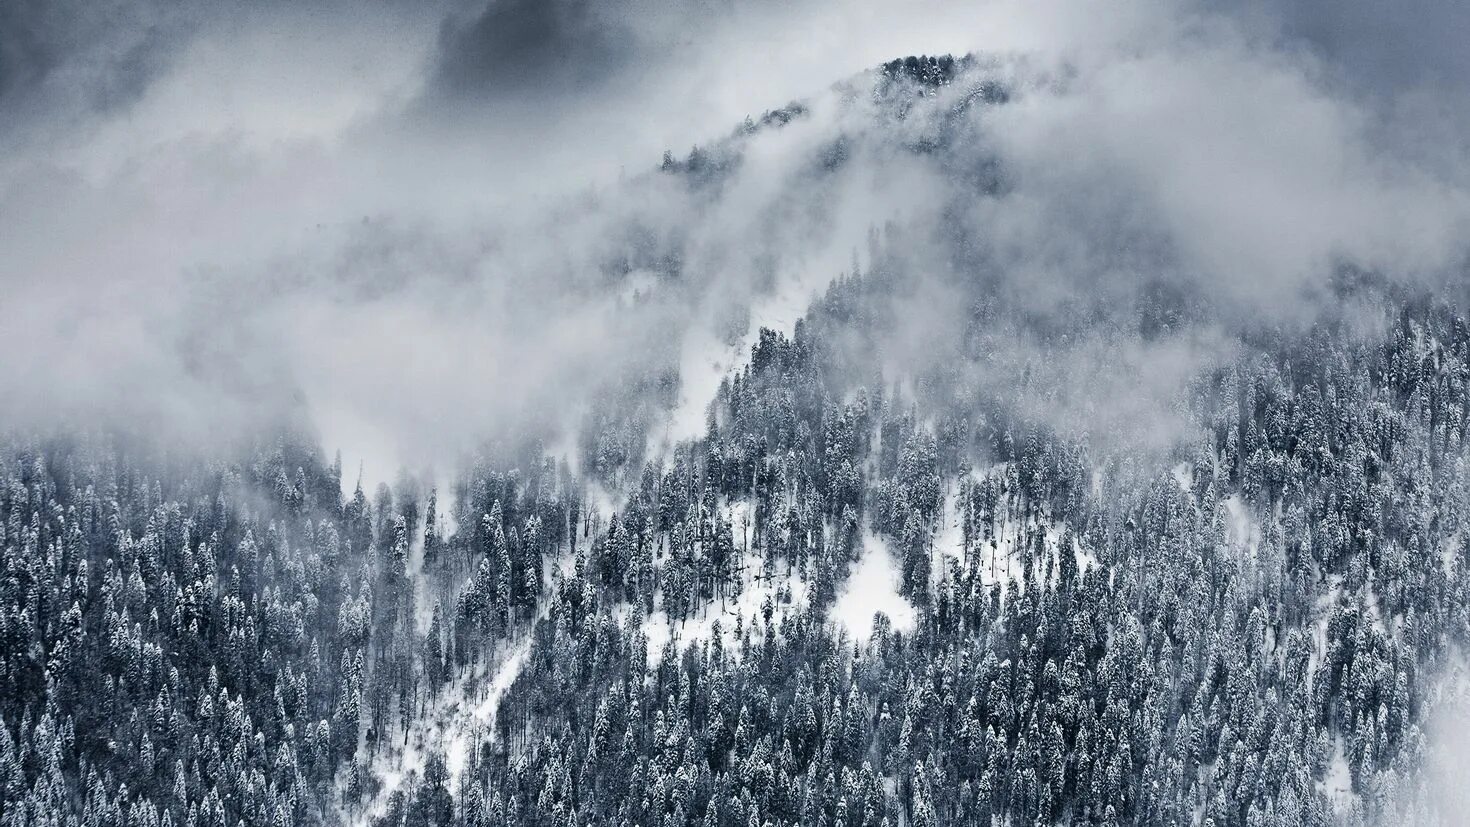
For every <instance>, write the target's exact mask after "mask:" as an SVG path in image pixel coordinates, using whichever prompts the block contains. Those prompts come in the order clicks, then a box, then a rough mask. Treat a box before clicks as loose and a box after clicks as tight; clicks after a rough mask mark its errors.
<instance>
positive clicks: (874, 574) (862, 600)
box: [829, 530, 915, 641]
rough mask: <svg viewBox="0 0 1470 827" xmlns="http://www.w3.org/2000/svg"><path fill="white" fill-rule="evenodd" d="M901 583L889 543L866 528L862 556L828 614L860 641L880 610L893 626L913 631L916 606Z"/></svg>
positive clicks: (871, 627) (863, 639) (870, 631)
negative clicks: (905, 595) (900, 587)
mask: <svg viewBox="0 0 1470 827" xmlns="http://www.w3.org/2000/svg"><path fill="white" fill-rule="evenodd" d="M899 584H900V578H899V571H898V565H897V563H896V562H895V561H894V559H893V554H892V553H891V552H889V550H888V544H887V543H885V542H884V541H883V538H882V537H879V536H878V535H877V534H874V533H873V532H872V531H870V530H867V531H864V532H863V553H862V556H861V557H859V558H858V562H857V565H856V566H855V567H854V568H853V570H852V572H851V574H849V575H848V577H847V581H846V582H845V583H843V585H842V589H841V590H840V591H839V592H838V594H837V601H836V603H834V604H833V606H832V611H831V613H830V615H829V616H830V617H831V618H832V619H834V620H836V621H837V622H838V623H839V624H841V625H842V627H843V628H844V629H846V630H847V633H848V634H849V635H851V636H852V637H853V639H855V640H860V641H865V640H867V639H868V638H869V636H871V635H872V632H873V616H874V615H876V614H878V613H879V612H881V613H883V614H884V615H887V616H888V620H889V622H890V623H891V624H892V625H893V628H894V629H896V630H898V631H903V632H908V631H912V630H913V628H914V621H915V612H914V607H913V604H911V603H909V602H908V600H906V599H905V598H904V597H903V596H902V595H900V594H899V593H898V587H899Z"/></svg>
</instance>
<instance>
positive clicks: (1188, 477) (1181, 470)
mask: <svg viewBox="0 0 1470 827" xmlns="http://www.w3.org/2000/svg"><path fill="white" fill-rule="evenodd" d="M1193 471H1194V469H1193V468H1192V467H1191V466H1190V464H1189V463H1187V462H1181V463H1179V464H1178V465H1176V466H1174V468H1173V470H1172V473H1173V475H1174V482H1175V484H1177V485H1178V486H1179V490H1180V491H1183V492H1184V493H1186V494H1188V493H1189V491H1190V487H1191V483H1193V477H1194V473H1193Z"/></svg>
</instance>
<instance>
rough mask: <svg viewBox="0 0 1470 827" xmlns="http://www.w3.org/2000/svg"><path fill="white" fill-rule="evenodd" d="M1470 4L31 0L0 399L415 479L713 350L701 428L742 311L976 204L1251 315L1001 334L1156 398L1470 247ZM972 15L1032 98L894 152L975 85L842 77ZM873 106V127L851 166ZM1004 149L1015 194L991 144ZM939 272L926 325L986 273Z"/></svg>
mask: <svg viewBox="0 0 1470 827" xmlns="http://www.w3.org/2000/svg"><path fill="white" fill-rule="evenodd" d="M1467 20H1470V12H1466V11H1464V10H1463V9H1462V8H1461V7H1459V6H1457V5H1455V4H1452V3H1448V2H1441V3H1428V2H1413V3H1409V4H1407V5H1405V4H1393V5H1390V4H1387V3H1379V2H1360V3H1349V4H1335V3H1318V2H1306V1H1305V0H1304V1H1303V2H1296V3H1287V4H1285V5H1282V4H1265V3H1249V2H1245V3H1238V4H1228V5H1227V6H1226V7H1223V8H1216V7H1214V6H1210V7H1207V6H1205V5H1204V4H1193V3H1177V4H1176V3H1163V2H1151V1H1150V0H1122V2H1115V3H1106V4H1099V3H1078V2H1057V1H1056V0H1043V2H1030V3H1028V2H1009V1H1008V0H999V1H998V2H980V3H972V2H940V0H921V1H920V2H914V3H903V4H894V3H881V2H868V0H859V2H842V3H839V2H836V0H799V1H798V2H794V3H784V2H782V3H778V2H774V0H771V1H770V2H767V0H750V2H726V1H725V0H690V1H689V2H682V3H668V2H653V0H549V1H547V0H500V2H492V3H489V4H455V3H447V2H428V3H422V2H414V3H409V2H402V3H400V2H388V1H387V0H380V2H373V3H365V4H364V3H352V4H347V3H341V4H331V3H328V4H325V5H323V4H316V7H315V8H313V9H311V10H305V9H302V8H299V7H298V4H289V3H274V2H265V3H258V4H252V5H249V6H241V5H239V4H226V3H202V4H177V3H170V2H132V3H123V2H111V1H110V0H102V2H81V1H80V0H78V1H77V2H30V0H19V1H17V0H10V2H7V3H4V4H0V148H3V151H0V251H3V252H0V296H3V297H4V298H3V303H0V421H3V422H4V423H6V424H7V425H9V426H14V427H18V428H22V429H32V428H44V427H50V426H54V425H57V424H58V423H69V422H76V421H89V422H94V423H95V422H101V423H105V424H108V425H110V426H115V427H122V428H125V429H127V428H138V429H142V430H148V431H153V432H159V431H165V432H167V433H169V434H171V435H175V436H176V437H177V438H178V439H179V440H180V443H181V444H185V445H197V446H200V447H203V446H206V445H209V444H213V443H218V442H219V441H221V440H222V439H224V438H226V436H227V435H238V434H243V433H247V432H251V431H254V430H256V429H258V428H261V427H266V426H270V425H274V424H278V423H280V422H282V421H293V422H300V423H305V424H306V425H307V426H308V427H310V428H312V429H314V430H316V431H317V432H318V433H319V434H320V435H321V438H322V440H323V443H324V445H325V447H326V448H327V449H328V450H329V451H330V450H332V449H336V448H340V449H342V450H343V451H344V454H345V456H346V459H347V464H348V466H349V472H350V469H351V468H352V467H353V466H355V465H356V464H357V463H358V462H359V461H361V462H363V463H365V464H366V465H367V467H368V468H367V470H368V474H369V478H370V479H374V478H377V479H381V478H387V477H389V476H391V474H392V473H393V470H394V469H395V468H396V466H397V465H398V464H400V463H405V464H409V465H413V466H416V467H425V466H430V465H443V464H446V463H452V462H453V461H454V458H455V457H457V456H458V455H459V454H460V453H461V452H463V451H465V450H468V449H470V448H472V447H473V446H474V445H476V444H477V443H478V442H480V441H481V440H484V439H486V438H489V437H492V436H498V435H502V434H505V433H508V432H510V431H513V430H518V429H532V430H535V431H537V432H538V433H539V434H541V435H543V436H545V437H546V438H547V439H548V440H556V439H558V438H560V439H562V440H571V439H574V437H569V436H568V435H567V433H565V432H567V431H571V430H575V428H576V427H577V425H576V423H577V422H578V421H579V418H580V417H581V416H582V415H583V414H584V413H585V411H586V410H587V409H588V408H589V406H591V405H592V403H593V394H594V392H595V390H596V389H597V388H598V387H600V386H601V385H602V384H604V383H606V382H607V381H608V380H609V377H616V376H618V375H619V371H620V370H623V369H624V368H625V367H627V366H635V365H638V364H643V363H645V362H646V360H648V359H650V358H658V359H663V360H665V361H668V362H670V363H673V364H677V365H678V366H679V372H680V374H681V386H680V390H679V394H680V396H679V400H678V404H677V405H676V406H675V411H674V413H673V414H672V415H671V418H670V420H671V421H670V423H669V424H668V426H667V428H666V430H665V434H666V435H667V436H668V437H670V438H677V437H678V436H685V435H691V434H692V433H697V431H698V427H699V422H700V420H701V418H702V411H703V404H704V402H705V401H707V397H708V396H709V395H710V394H712V393H713V389H714V385H715V383H716V382H717V381H718V376H719V375H720V372H721V371H722V370H723V369H725V368H727V367H729V366H730V364H731V363H732V361H733V360H734V359H735V358H736V357H738V354H739V352H740V346H741V344H742V342H743V340H742V339H741V337H740V335H739V333H740V331H739V330H732V326H734V327H737V328H738V327H740V325H739V322H741V321H744V322H745V325H744V327H745V328H746V329H748V328H749V327H753V326H755V325H758V324H761V323H771V324H776V325H778V326H779V325H784V326H786V327H787V328H788V329H789V326H790V325H791V324H792V323H794V320H795V316H796V315H797V314H799V312H800V308H801V307H802V306H804V304H805V301H806V298H807V297H808V296H809V295H810V294H811V292H812V291H815V290H819V289H821V288H822V287H823V286H824V285H825V284H826V283H827V281H829V280H830V279H831V278H832V277H834V276H836V275H837V274H838V273H839V272H840V271H841V270H843V269H845V268H847V267H848V266H849V264H850V262H851V261H852V260H853V256H854V251H855V250H861V249H862V248H863V246H864V240H865V238H866V234H867V231H868V229H869V228H870V227H873V226H876V225H880V224H882V223H883V222H885V221H888V220H897V221H899V222H907V223H908V224H909V225H911V226H922V225H924V224H925V223H927V222H931V221H935V220H938V218H939V216H940V214H941V213H940V209H941V207H942V208H943V210H944V211H943V213H942V214H943V216H944V217H945V220H948V221H955V222H959V224H958V226H960V227H963V228H965V231H966V232H967V233H968V234H970V235H971V236H972V237H974V238H980V239H983V245H984V255H985V256H986V261H987V262H988V263H990V264H991V265H993V268H994V270H995V272H998V273H1001V274H1002V277H1001V279H1000V288H999V289H1003V290H1005V291H1008V292H1009V293H1010V294H1012V295H1013V297H1014V298H1016V299H1017V300H1018V301H1020V302H1022V303H1024V304H1027V305H1029V306H1031V307H1033V308H1034V309H1035V310H1036V311H1037V312H1038V313H1040V314H1045V313H1048V312H1052V311H1055V310H1057V309H1059V308H1071V307H1074V306H1076V305H1077V304H1078V303H1083V304H1086V303H1089V302H1109V301H1117V302H1121V303H1126V302H1130V301H1134V300H1136V298H1137V297H1138V296H1139V295H1142V294H1148V293H1150V292H1151V291H1156V290H1158V289H1160V286H1161V285H1174V286H1175V287H1178V288H1180V289H1184V290H1187V291H1189V292H1190V293H1191V294H1195V295H1199V296H1202V297H1204V299H1205V300H1207V301H1208V302H1209V304H1210V306H1211V307H1213V308H1215V311H1216V313H1215V315H1213V316H1212V317H1211V318H1210V319H1209V320H1208V322H1207V323H1204V322H1202V323H1201V324H1200V325H1199V326H1198V327H1196V328H1193V329H1190V330H1186V331H1177V332H1175V334H1174V335H1172V336H1169V337H1164V338H1163V339H1162V340H1160V341H1157V342H1142V341H1134V340H1130V339H1126V338H1125V339H1123V340H1116V341H1114V340H1110V341H1107V342H1103V341H1102V339H1101V338H1093V339H1086V338H1082V339H1077V340H1071V341H1068V342H1059V341H1051V340H1046V339H1039V340H1034V341H1025V340H1021V341H1017V342H1014V346H1015V348H1016V350H1015V352H1014V353H1001V354H1000V355H999V356H998V357H997V360H998V362H1006V363H1008V364H1019V363H1020V362H1022V361H1024V360H1027V359H1033V360H1034V359H1036V358H1037V357H1038V355H1041V354H1043V353H1044V354H1045V355H1046V356H1047V357H1048V358H1047V360H1046V361H1047V363H1048V364H1050V365H1051V366H1052V369H1053V370H1054V371H1055V372H1056V374H1057V381H1062V382H1064V381H1067V380H1069V379H1070V378H1072V377H1077V378H1078V379H1079V380H1080V379H1081V378H1083V377H1086V379H1087V381H1088V382H1089V383H1090V384H1089V385H1087V386H1085V387H1083V386H1079V387H1080V390H1079V392H1078V393H1077V394H1076V395H1075V399H1068V398H1062V399H1047V400H1038V402H1037V404H1038V407H1045V409H1047V410H1049V411H1053V412H1054V413H1055V415H1056V416H1058V417H1059V418H1060V419H1066V420H1072V421H1084V420H1086V421H1092V420H1093V419H1096V418H1097V417H1098V416H1099V411H1098V409H1097V407H1096V406H1097V404H1098V400H1099V399H1109V398H1114V399H1118V400H1121V401H1122V403H1123V405H1122V407H1119V408H1115V409H1109V410H1107V411H1103V412H1102V413H1104V414H1106V415H1107V416H1106V417H1104V419H1105V420H1106V421H1113V422H1118V423H1123V422H1133V423H1140V422H1143V423H1150V422H1151V418H1154V417H1163V416H1166V415H1167V402H1166V401H1165V400H1166V399H1167V397H1168V396H1169V395H1170V394H1171V393H1172V391H1173V389H1174V388H1175V386H1176V385H1177V384H1178V382H1179V381H1182V380H1183V378H1185V377H1187V376H1188V375H1189V374H1190V373H1191V372H1192V371H1194V370H1196V369H1197V368H1198V367H1200V366H1201V365H1205V364H1208V363H1209V362H1210V361H1211V360H1215V359H1220V358H1223V357H1224V356H1226V355H1228V354H1229V353H1230V349H1231V347H1232V342H1233V341H1234V335H1235V331H1236V329H1237V328H1239V327H1241V326H1243V325H1257V324H1259V325H1302V324H1307V323H1310V322H1311V320H1312V319H1313V318H1315V317H1316V315H1317V314H1318V313H1320V312H1321V304H1322V302H1323V301H1324V300H1325V299H1324V287H1325V285H1326V281H1327V278H1328V277H1329V275H1330V274H1331V272H1332V270H1333V268H1334V267H1335V266H1337V265H1339V264H1342V263H1353V264H1357V265H1359V266H1361V267H1364V268H1367V269H1373V270H1378V271H1382V272H1384V273H1385V274H1387V275H1389V276H1390V277H1393V278H1403V279H1416V280H1425V281H1426V283H1429V284H1447V285H1452V286H1454V285H1458V284H1459V283H1460V281H1461V278H1460V276H1461V273H1462V269H1463V263H1464V244H1463V241H1462V239H1463V238H1464V237H1465V233H1464V230H1465V226H1466V219H1467V216H1470V201H1467V192H1470V190H1467V181H1466V180H1465V179H1466V170H1467V168H1470V167H1467V166H1466V164H1465V163H1464V160H1465V157H1466V154H1465V151H1466V147H1465V138H1464V137H1463V136H1464V135H1465V134H1466V132H1465V130H1464V127H1465V126H1466V125H1470V117H1467V106H1466V103H1465V101H1467V100H1470V98H1467V96H1466V92H1467V91H1470V90H1467V71H1466V70H1467V68H1470V67H1467V66H1466V63H1467V61H1470V58H1467V57H1466V53H1465V50H1464V49H1463V48H1462V46H1461V44H1463V43H1464V42H1465V39H1464V35H1465V34H1466V33H1467V32H1466V24H1467ZM968 51H976V52H980V53H982V54H985V55H988V56H991V58H992V60H993V71H994V72H995V73H997V74H998V75H999V76H1003V77H1005V78H1007V79H1008V82H1009V83H1010V84H1011V85H1012V86H1013V87H1014V88H1015V89H1016V90H1017V94H1016V95H1015V96H1014V98H1013V100H1012V101H1011V103H1010V104H1007V105H1006V106H1004V107H996V108H993V109H991V110H987V113H986V114H985V116H984V118H983V123H979V124H970V125H969V126H968V127H967V129H968V130H969V131H967V132H964V133H963V134H964V135H965V136H966V137H967V141H966V142H964V143H963V144H962V148H961V149H960V150H959V151H957V152H956V154H955V158H954V159H953V160H952V161H951V162H949V163H950V166H948V167H945V166H943V165H940V166H936V165H935V164H930V163H920V162H915V161H913V160H912V159H911V158H908V157H906V156H904V155H903V154H902V153H899V152H895V151H892V144H894V143H895V142H898V141H901V140H902V137H903V134H904V130H923V129H925V128H927V126H932V123H933V122H934V121H935V120H936V119H940V118H942V117H943V115H944V112H945V111H946V110H945V106H946V105H948V104H949V103H951V102H952V101H946V100H940V101H936V102H932V103H931V104H929V107H930V108H929V109H927V110H921V111H920V112H919V115H918V116H916V117H915V118H914V119H912V121H911V122H908V123H906V124H904V125H893V124H885V123H883V122H882V121H881V118H880V116H879V114H875V113H874V112H872V111H870V110H869V109H867V108H865V107H864V106H863V105H861V101H859V103H858V105H854V104H853V102H852V101H851V100H850V99H844V97H843V95H842V94H841V93H840V92H834V91H831V86H832V84H834V83H836V82H838V81H843V80H845V79H849V78H851V77H853V76H854V75H855V74H856V73H859V72H862V71H863V70H865V69H868V68H870V67H872V66H874V65H876V64H878V63H879V62H881V61H883V60H886V59H889V58H893V57H899V56H903V55H907V54H911V53H931V54H932V53H944V52H953V53H964V52H968ZM795 98H801V99H804V100H807V101H808V102H809V105H810V111H811V114H810V115H809V116H808V117H807V118H804V119H802V120H800V121H797V122H795V123H793V124H792V125H791V126H790V127H788V128H786V129H782V130H772V131H763V132H761V133H758V134H757V135H756V136H754V137H752V138H750V139H748V140H747V141H746V142H745V144H744V145H743V149H742V152H743V159H744V160H743V161H742V163H741V165H740V166H739V168H738V170H737V171H736V172H735V173H734V174H733V175H732V176H731V178H730V179H729V180H728V181H726V182H725V183H723V184H722V186H721V187H720V188H719V189H718V191H717V192H704V191H691V189H690V188H689V187H688V186H685V185H684V184H682V183H681V182H676V181H670V180H669V179H668V177H667V176H658V175H656V174H653V173H652V170H654V169H655V167H656V166H657V165H658V162H659V158H660V156H661V155H662V153H663V151H664V150H665V149H670V150H673V151H674V153H675V154H676V155H677V156H680V157H682V156H683V155H684V154H686V153H687V152H688V151H689V149H690V147H691V146H692V145H694V144H696V143H697V144H701V145H707V144H709V143H710V142H711V141H715V140H718V139H721V138H724V137H726V136H728V135H730V133H731V131H732V130H733V129H734V128H735V127H736V126H737V125H738V124H739V123H740V122H741V120H742V119H743V118H745V117H746V116H747V115H751V116H754V117H756V118H759V116H760V115H761V113H762V112H764V111H766V110H768V109H772V108H775V107H779V106H782V105H784V104H786V103H787V102H788V101H790V100H792V99H795ZM839 136H848V137H850V138H851V139H852V141H853V143H852V146H853V151H852V158H851V161H850V163H848V164H847V165H846V166H844V167H843V168H842V169H841V170H840V171H839V172H838V173H836V174H833V175H830V176H826V177H824V178H820V179H818V178H814V177H813V176H812V175H811V174H810V166H811V159H812V157H813V156H814V155H815V154H816V153H817V152H819V151H820V150H821V148H822V147H825V146H827V145H828V143H829V142H830V141H831V140H834V139H835V138H837V137H839ZM993 158H998V159H999V163H1000V168H1001V169H1002V170H1003V173H1004V179H1005V181H1006V187H1007V190H1006V195H1005V197H1004V198H981V197H978V196H977V195H976V194H975V193H974V192H973V191H972V190H971V189H970V187H971V185H970V184H968V183H966V181H965V179H964V176H961V175H953V174H952V173H954V172H955V171H956V167H963V166H965V165H966V164H974V165H979V164H982V163H985V162H986V161H988V160H990V159H993ZM649 251H656V252H659V253H660V254H661V255H662V254H666V253H668V252H669V251H674V252H675V253H676V254H677V256H676V257H677V259H678V261H677V262H675V263H674V264H669V263H668V262H667V261H666V260H663V259H660V260H659V261H654V262H650V261H645V260H644V258H641V257H643V256H646V254H648V253H649ZM667 257H668V256H667V255H665V256H664V258H665V259H667ZM912 258H913V262H914V266H913V268H912V270H913V272H915V273H917V274H919V277H922V276H923V274H925V273H927V272H929V271H935V272H937V271H939V270H941V269H942V268H943V264H942V262H941V259H942V258H943V256H940V255H937V254H934V251H933V250H930V249H915V250H913V251H912ZM671 273H674V274H676V275H677V277H676V278H675V277H671V276H670V274H671ZM963 277H964V275H963V274H961V275H960V278H963ZM935 290H936V291H939V292H934V293H926V294H924V295H927V296H931V297H932V299H933V300H932V301H929V302H928V303H919V304H918V305H916V306H915V307H914V308H913V312H912V313H911V319H912V325H913V326H914V330H912V331H911V332H912V334H913V336H914V337H915V338H914V342H915V343H916V342H918V341H920V337H921V334H923V333H924V332H925V331H929V330H936V329H945V327H944V325H945V324H946V321H953V320H952V319H949V320H947V319H946V314H952V313H954V312H958V310H959V309H962V308H957V307H954V306H951V304H948V303H946V302H945V301H943V299H944V297H945V294H944V293H943V292H942V288H939V287H936V288H935ZM732 308H734V311H733V312H732ZM732 319H734V321H733V322H732ZM1099 337H1102V334H1099ZM899 338H900V339H902V338H903V337H902V336H899ZM1104 338H1105V337H1104ZM1100 343H1101V344H1105V345H1106V346H1105V347H1099V344H1100ZM896 349H897V350H902V349H903V348H901V347H898V348H896ZM910 349H912V350H914V351H918V350H920V348H918V347H917V345H916V344H915V345H914V346H913V347H912V348H910ZM997 375H998V376H1005V375H1008V374H1005V373H1004V372H1001V373H998V374H997ZM1143 430H1145V431H1149V430H1152V431H1158V430H1159V429H1154V428H1148V427H1146V428H1144V429H1143ZM1160 432H1162V433H1168V431H1167V429H1164V430H1163V431H1160ZM349 476H350V473H349Z"/></svg>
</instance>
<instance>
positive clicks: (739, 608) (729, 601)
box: [642, 500, 808, 660]
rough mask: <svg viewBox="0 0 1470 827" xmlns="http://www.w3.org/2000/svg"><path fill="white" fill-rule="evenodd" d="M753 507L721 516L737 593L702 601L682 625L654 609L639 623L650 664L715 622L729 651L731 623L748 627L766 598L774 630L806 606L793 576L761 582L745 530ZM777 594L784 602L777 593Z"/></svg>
mask: <svg viewBox="0 0 1470 827" xmlns="http://www.w3.org/2000/svg"><path fill="white" fill-rule="evenodd" d="M753 508H754V505H753V504H752V503H751V502H749V501H748V500H737V501H735V502H732V503H730V504H729V505H727V506H725V508H724V514H723V516H724V518H725V520H726V521H728V522H729V523H730V534H731V537H732V539H733V540H734V543H735V548H736V551H737V553H739V554H740V562H739V564H738V565H739V566H740V572H741V574H740V588H739V593H738V594H733V593H732V595H731V596H727V597H724V598H720V599H717V600H710V601H707V602H706V603H705V604H704V605H703V606H701V607H699V608H698V609H696V610H695V611H694V613H693V615H692V616H690V617H688V618H685V619H684V620H682V621H675V620H673V619H671V618H670V617H669V615H668V613H666V612H665V611H664V610H663V609H662V608H657V609H655V611H654V612H652V613H651V614H649V615H648V616H646V617H645V618H643V621H642V631H643V636H644V637H645V638H647V640H648V654H649V658H650V659H651V660H652V659H656V658H657V657H658V655H659V653H660V652H662V651H663V648H664V645H665V644H667V643H668V642H669V641H671V640H672V641H674V642H675V644H677V646H678V648H679V649H680V650H681V651H682V650H683V649H685V648H687V647H688V646H689V645H690V644H691V643H696V642H698V643H703V642H705V641H708V640H710V637H711V635H712V634H713V632H714V624H715V621H717V620H718V621H720V634H721V640H722V641H724V643H725V644H726V646H727V648H730V649H733V648H734V647H736V646H737V645H738V641H737V640H735V637H734V634H735V621H736V618H737V617H738V618H741V619H742V620H743V622H744V624H745V625H746V626H747V628H749V627H751V626H753V625H754V624H755V621H756V619H757V618H759V617H760V612H761V607H762V606H764V604H765V602H766V600H768V599H769V600H770V601H771V604H772V605H773V607H774V613H773V615H772V618H771V622H772V623H773V624H777V625H779V624H780V622H781V618H782V617H784V616H785V615H786V614H787V613H789V612H792V611H796V610H799V609H800V608H801V607H803V606H805V605H806V601H807V591H808V586H807V582H806V580H805V579H804V578H803V577H802V576H801V574H800V573H799V572H795V571H793V572H791V573H789V574H787V573H784V572H782V571H779V570H778V571H777V572H775V573H774V574H773V575H772V576H770V577H766V576H765V575H764V574H763V572H762V569H763V568H764V562H765V561H764V557H763V555H761V554H760V553H756V552H751V551H750V550H749V548H748V547H749V537H748V531H749V529H750V527H751V526H752V525H753V523H752V522H751V517H752V514H751V510H752V509H753ZM783 587H784V589H783ZM783 590H784V591H785V592H786V597H787V598H789V602H788V601H787V600H784V599H783V597H782V595H781V594H780V592H782V591H783ZM661 602H662V595H661V594H660V595H658V596H657V597H656V604H655V605H657V604H658V603H661Z"/></svg>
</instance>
